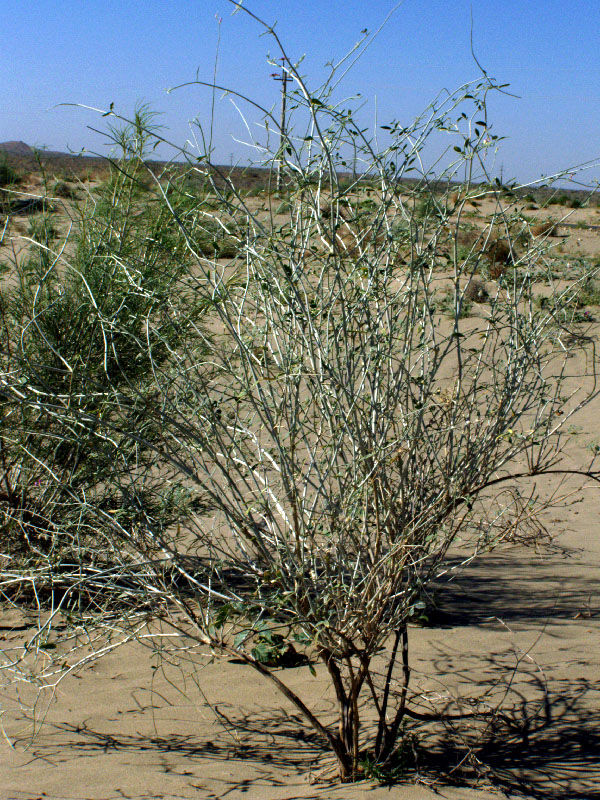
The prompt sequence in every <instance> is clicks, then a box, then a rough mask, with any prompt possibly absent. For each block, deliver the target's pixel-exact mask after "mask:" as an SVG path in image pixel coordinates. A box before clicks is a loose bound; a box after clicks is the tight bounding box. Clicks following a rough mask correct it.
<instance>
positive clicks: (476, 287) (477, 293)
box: [464, 278, 490, 303]
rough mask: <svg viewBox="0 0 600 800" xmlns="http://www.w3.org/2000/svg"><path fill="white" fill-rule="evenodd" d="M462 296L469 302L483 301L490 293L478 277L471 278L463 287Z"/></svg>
mask: <svg viewBox="0 0 600 800" xmlns="http://www.w3.org/2000/svg"><path fill="white" fill-rule="evenodd" d="M464 296H465V299H466V300H468V301H469V302H471V303H485V302H486V300H488V299H489V296H490V295H489V292H488V290H487V289H486V288H485V283H484V282H483V281H482V280H480V279H479V278H473V280H471V281H469V284H468V286H467V287H466V288H465V295H464Z"/></svg>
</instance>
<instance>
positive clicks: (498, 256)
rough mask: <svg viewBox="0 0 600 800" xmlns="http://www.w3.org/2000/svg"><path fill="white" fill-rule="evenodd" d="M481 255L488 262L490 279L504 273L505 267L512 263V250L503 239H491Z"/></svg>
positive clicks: (494, 278) (496, 278) (495, 278)
mask: <svg viewBox="0 0 600 800" xmlns="http://www.w3.org/2000/svg"><path fill="white" fill-rule="evenodd" d="M483 255H484V256H485V258H486V259H487V261H488V262H489V265H490V267H489V274H490V278H492V280H498V278H499V277H500V276H501V275H504V273H505V272H506V269H507V267H508V266H509V265H510V264H511V263H512V252H511V249H510V246H509V244H508V242H507V241H506V240H504V239H491V240H490V242H489V243H488V245H487V247H486V248H485V250H484V252H483Z"/></svg>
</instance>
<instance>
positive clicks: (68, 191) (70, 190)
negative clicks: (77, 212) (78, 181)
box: [51, 180, 77, 200]
mask: <svg viewBox="0 0 600 800" xmlns="http://www.w3.org/2000/svg"><path fill="white" fill-rule="evenodd" d="M51 194H52V197H58V198H60V199H62V200H74V199H75V198H76V197H77V189H76V188H75V187H74V186H72V185H71V184H70V183H68V182H67V181H64V180H58V181H56V183H55V184H54V186H53V187H52V190H51Z"/></svg>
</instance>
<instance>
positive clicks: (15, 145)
mask: <svg viewBox="0 0 600 800" xmlns="http://www.w3.org/2000/svg"><path fill="white" fill-rule="evenodd" d="M0 152H3V153H10V155H12V156H32V155H33V149H32V148H31V147H29V145H28V144H25V142H0Z"/></svg>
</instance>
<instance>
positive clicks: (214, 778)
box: [0, 211, 600, 800]
mask: <svg viewBox="0 0 600 800" xmlns="http://www.w3.org/2000/svg"><path fill="white" fill-rule="evenodd" d="M580 213H584V212H579V211H577V212H575V213H574V217H575V216H576V215H578V214H580ZM594 213H595V212H594V211H589V212H587V217H588V218H589V217H590V215H593V214H594ZM539 216H542V215H541V214H540V215H539ZM598 218H599V220H600V215H598ZM570 221H571V220H570ZM573 221H574V222H576V221H577V219H573ZM589 221H590V223H595V222H596V220H595V219H594V220H591V219H589ZM568 235H569V239H568V241H567V243H566V244H565V246H566V247H568V248H569V252H580V251H582V250H585V252H586V253H587V254H590V255H591V254H597V253H599V252H600V232H597V231H591V230H588V231H580V230H575V231H571V230H569V234H568ZM573 237H574V238H573ZM577 239H581V241H582V242H585V246H584V245H583V244H581V243H580V244H578V242H577ZM599 330H600V328H599V327H598V326H595V330H594V331H593V333H594V334H595V335H597V334H598V332H599ZM573 357H574V358H578V356H577V355H576V354H575V355H574V356H573ZM599 418H600V399H596V400H595V401H594V402H593V403H592V404H591V405H589V406H588V407H587V408H585V409H584V410H582V411H581V412H579V414H578V415H577V417H576V418H574V419H573V427H572V429H571V433H572V435H571V441H570V443H569V446H568V451H567V455H566V459H567V464H568V466H570V467H572V468H575V467H576V466H579V465H583V464H586V463H589V460H590V458H591V451H590V448H591V447H593V446H594V445H595V444H598V443H600V427H599V425H598V419H599ZM576 485H577V484H575V483H574V484H573V487H575V486H576ZM575 500H577V502H575ZM599 501H600V488H594V487H591V488H588V489H586V490H585V491H584V492H583V494H582V495H579V496H578V497H577V498H575V497H574V498H573V502H570V503H568V504H567V505H566V506H565V507H563V508H560V509H558V510H554V511H553V512H552V513H550V514H549V515H548V517H547V519H546V522H547V523H548V525H549V527H550V529H551V532H552V534H553V535H554V536H555V537H556V538H555V540H554V545H555V546H554V548H553V549H552V551H551V552H546V551H544V552H539V553H536V552H534V551H532V550H525V549H523V548H514V549H512V550H508V551H503V552H494V553H491V554H489V555H487V556H485V557H482V558H481V559H480V560H479V561H476V562H473V563H472V564H471V565H470V566H469V567H468V568H467V569H465V570H463V571H461V572H459V573H457V574H454V573H453V572H451V573H449V575H448V576H446V578H444V579H443V580H441V581H440V585H439V587H438V590H439V600H440V618H439V619H438V620H437V624H436V625H435V626H433V627H429V628H418V627H415V628H412V629H411V636H410V638H411V659H412V668H413V674H412V684H411V688H412V690H413V691H414V692H416V693H418V694H419V695H420V696H421V697H426V698H427V699H428V701H429V702H430V703H431V705H433V706H435V707H438V708H443V707H446V706H448V705H449V703H450V701H451V699H452V698H466V699H469V698H481V697H486V698H487V699H488V700H489V702H490V703H491V702H495V701H500V700H502V702H503V708H504V711H505V713H506V714H507V715H508V716H509V717H511V718H512V719H513V722H514V724H513V728H512V730H508V729H507V730H505V731H503V732H502V734H501V735H499V736H498V737H497V738H496V740H492V741H491V740H489V737H488V739H486V738H485V736H483V734H482V731H481V730H476V729H475V728H474V727H473V726H472V725H471V723H470V722H469V721H464V720H463V721H461V722H455V723H453V724H452V726H450V724H448V725H447V726H443V725H438V726H437V727H435V728H433V727H428V726H426V725H424V724H423V723H415V724H414V726H413V728H412V730H413V731H414V732H415V734H416V736H417V737H418V738H417V742H418V744H417V746H416V747H417V752H418V756H419V758H418V764H419V767H418V771H417V773H416V774H415V773H414V772H413V773H411V774H410V775H409V776H408V777H407V782H406V783H405V784H403V785H396V786H394V787H392V788H387V787H382V786H378V785H377V784H375V783H373V782H368V781H363V782H361V783H358V784H354V785H342V786H341V785H336V784H335V783H331V782H328V781H327V775H328V774H330V773H329V768H330V767H331V766H332V762H331V761H330V760H329V758H328V756H327V754H324V753H323V751H322V750H321V748H320V745H319V743H318V741H317V740H316V738H315V737H314V736H313V735H312V733H311V732H310V730H308V729H306V728H305V727H301V726H299V725H298V724H297V715H296V712H295V711H294V709H293V708H292V707H291V706H290V705H288V704H287V702H286V701H285V700H284V699H283V698H281V697H280V696H279V695H278V694H277V693H276V692H275V691H274V690H273V688H272V687H271V686H270V685H268V684H266V683H265V682H264V680H263V679H261V678H260V676H258V675H255V674H254V673H253V672H251V671H249V670H247V669H246V668H244V667H243V666H241V665H239V664H235V663H232V662H230V661H220V662H212V663H210V662H209V663H206V661H207V660H206V658H204V659H203V658H202V657H200V659H199V664H201V665H202V668H201V669H198V672H197V673H196V678H197V681H196V682H195V681H194V680H192V679H191V675H189V674H188V675H187V678H186V679H185V681H184V673H185V670H184V672H180V671H179V670H176V669H175V668H169V669H167V670H165V671H164V672H162V671H160V670H158V669H156V663H157V662H156V660H155V659H154V658H153V656H152V654H151V652H150V651H149V650H147V649H145V648H143V647H142V646H141V645H139V644H130V645H127V646H125V647H123V648H121V649H120V650H118V651H116V652H114V653H113V654H111V655H109V656H107V657H105V658H103V659H102V660H100V661H98V662H96V663H95V664H92V665H90V666H88V667H87V668H86V669H84V670H83V671H81V672H80V673H79V674H77V675H74V676H70V677H69V678H68V679H66V680H65V681H64V682H63V683H62V684H60V686H59V688H58V690H57V692H56V696H55V698H54V701H53V702H52V703H51V704H50V706H49V710H48V714H47V717H46V719H45V723H44V725H43V726H42V728H41V730H40V731H39V733H38V735H37V737H36V738H35V739H34V740H33V741H31V740H30V735H31V722H30V715H29V714H27V713H24V712H23V711H22V710H21V709H20V708H19V704H18V702H17V695H16V693H15V692H13V693H9V694H5V695H3V696H0V714H1V716H0V722H1V723H2V726H3V731H4V737H3V738H0V800H34V799H36V798H44V800H112V799H113V798H115V799H116V798H129V800H134V799H135V800H142V798H163V800H179V799H180V798H181V800H184V798H185V800H191V799H192V798H194V799H195V798H198V799H200V798H202V799H203V800H204V799H205V798H231V800H234V799H235V798H241V797H248V798H265V799H267V800H268V799H270V798H272V799H273V800H293V799H294V798H314V800H322V799H324V798H332V799H333V798H336V800H338V799H339V800H358V798H372V800H380V798H398V800H433V798H444V799H445V800H492V798H499V797H514V798H517V797H526V798H540V799H541V800H563V799H564V800H567V799H568V800H575V799H576V798H579V800H592V798H600V726H598V723H597V718H598V709H599V708H600V591H599V589H598V576H599V574H600V535H599V534H600V527H599V508H600V502H599ZM28 631H29V626H28V623H27V621H26V620H25V619H24V618H23V617H22V616H19V615H18V614H17V613H16V612H14V611H10V612H9V611H5V613H4V615H3V616H0V646H2V647H7V646H10V644H12V643H15V642H17V641H20V640H22V639H23V638H24V637H26V636H27V635H28ZM186 669H188V670H189V667H187V668H186ZM285 677H286V679H287V680H288V681H289V683H290V684H291V686H292V687H293V688H294V689H295V690H297V691H298V692H299V693H301V694H302V696H303V697H304V698H307V699H308V700H309V704H314V705H315V707H316V708H318V709H319V710H320V711H321V712H323V713H324V714H326V715H327V713H328V712H329V711H330V710H332V708H333V705H332V698H331V693H330V691H329V689H328V686H327V682H326V680H325V676H324V675H323V673H322V671H320V670H319V671H318V672H317V677H316V678H315V677H313V676H312V675H311V674H310V672H309V670H308V668H306V667H299V668H296V669H288V670H285ZM19 696H20V697H21V698H22V700H23V702H24V703H25V705H27V704H28V702H30V700H31V696H30V694H29V693H28V690H27V688H26V687H25V688H23V689H21V693H20V695H19ZM450 707H451V708H454V709H455V708H456V706H450ZM1 732H2V731H0V733H1ZM482 736H483V738H481V737H482ZM468 745H470V746H471V747H474V748H475V750H474V753H475V755H476V759H477V761H478V764H479V775H478V777H476V776H475V773H474V772H473V771H472V770H467V773H466V775H462V777H461V773H460V772H456V773H452V769H453V767H456V766H458V764H459V762H460V759H461V757H462V755H464V753H465V752H466V749H467V746H468ZM465 766H467V765H465ZM442 773H445V774H446V776H447V777H446V778H440V775H441V774H442ZM452 774H454V775H455V778H456V785H452V783H451V777H448V776H452Z"/></svg>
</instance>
